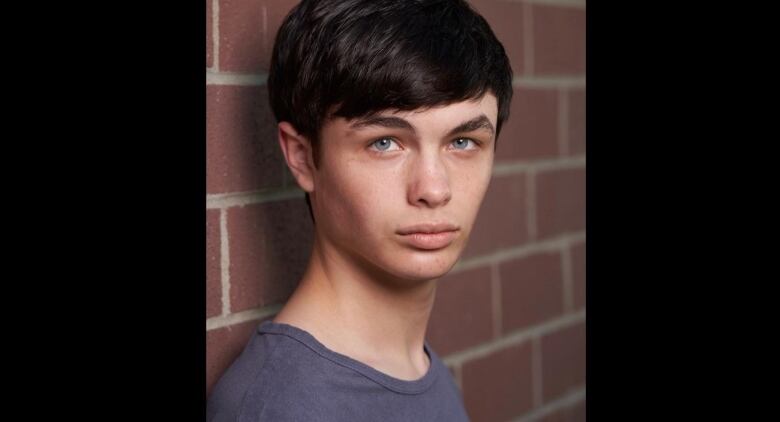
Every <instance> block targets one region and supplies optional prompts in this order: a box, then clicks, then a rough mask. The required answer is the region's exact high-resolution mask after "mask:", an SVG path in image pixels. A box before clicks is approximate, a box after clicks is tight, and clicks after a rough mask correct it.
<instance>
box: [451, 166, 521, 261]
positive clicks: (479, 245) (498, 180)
mask: <svg viewBox="0 0 780 422" xmlns="http://www.w3.org/2000/svg"><path fill="white" fill-rule="evenodd" d="M525 201H526V188H525V175H522V174H518V175H508V176H502V177H493V179H492V180H491V182H490V186H489V187H488V190H487V193H486V194H485V199H484V201H483V202H482V206H481V208H480V211H479V214H478V215H477V220H476V221H475V223H474V228H473V229H472V231H471V235H470V237H469V242H468V245H467V246H466V249H465V250H464V251H463V254H462V257H473V256H478V255H483V254H487V253H490V252H493V251H496V250H499V249H502V248H507V247H512V246H518V245H521V244H523V243H524V242H526V241H527V240H528V237H529V235H528V223H527V220H528V217H527V215H528V210H527V207H526V205H525Z"/></svg>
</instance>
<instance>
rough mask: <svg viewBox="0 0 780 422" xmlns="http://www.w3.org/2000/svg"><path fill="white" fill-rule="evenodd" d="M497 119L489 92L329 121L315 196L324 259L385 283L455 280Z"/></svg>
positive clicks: (487, 173) (487, 170)
mask: <svg viewBox="0 0 780 422" xmlns="http://www.w3.org/2000/svg"><path fill="white" fill-rule="evenodd" d="M497 114H498V106H497V101H496V97H495V96H494V95H493V94H491V93H488V94H486V95H485V96H483V97H482V98H480V99H477V100H473V101H465V102H461V103H455V104H451V105H447V106H441V107H436V108H431V109H427V110H415V111H405V112H397V111H393V110H389V111H385V112H380V113H378V114H377V115H375V116H372V117H371V118H368V119H363V120H360V119H354V120H346V119H344V118H341V117H338V118H334V119H331V120H329V121H327V122H326V124H325V125H324V126H323V128H322V132H321V138H320V139H321V143H320V145H321V148H320V150H319V153H320V161H319V166H318V168H317V169H316V170H314V176H313V179H314V180H313V185H314V188H313V191H312V192H311V195H310V196H311V200H312V206H313V208H314V213H315V218H316V223H317V224H316V226H315V228H316V230H317V232H318V233H317V235H318V236H319V241H320V242H321V243H322V244H323V246H324V248H326V249H325V251H326V252H325V253H326V254H330V253H333V254H337V255H336V256H338V257H339V259H340V260H343V261H342V262H345V263H347V265H357V266H358V267H359V268H362V269H363V270H366V271H368V272H369V273H371V274H374V275H378V276H380V277H382V278H386V276H393V277H392V278H393V279H403V280H413V281H421V280H429V279H433V278H438V277H441V276H442V275H444V274H445V273H446V272H447V271H449V270H450V269H451V268H452V266H453V265H454V264H455V262H456V261H457V259H458V257H459V256H460V254H461V252H462V251H463V249H464V247H465V245H466V241H467V240H468V238H469V236H470V234H471V229H472V227H473V224H474V220H475V219H476V216H477V212H478V210H479V207H480V204H481V202H482V199H483V197H484V195H485V191H486V190H487V187H488V184H489V182H490V177H491V170H492V166H493V156H494V151H493V150H494V142H495V135H494V128H495V127H496V119H497ZM424 233H438V234H424Z"/></svg>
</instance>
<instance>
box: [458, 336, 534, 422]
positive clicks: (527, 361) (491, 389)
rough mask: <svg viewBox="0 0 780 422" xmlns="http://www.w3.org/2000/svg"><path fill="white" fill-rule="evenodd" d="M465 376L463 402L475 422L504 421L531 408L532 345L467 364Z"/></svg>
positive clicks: (501, 352) (463, 373) (506, 350)
mask: <svg viewBox="0 0 780 422" xmlns="http://www.w3.org/2000/svg"><path fill="white" fill-rule="evenodd" d="M462 377H463V401H464V404H465V406H466V411H467V412H468V414H469V418H470V419H471V420H472V421H473V422H479V421H505V420H508V419H512V418H515V417H517V416H520V415H522V414H523V413H525V412H527V411H528V410H530V409H531V407H532V403H533V402H532V398H533V393H532V392H533V384H532V379H531V346H530V343H522V344H519V345H514V346H510V347H507V348H505V349H503V350H500V351H498V352H495V353H491V354H490V355H488V356H484V357H481V358H477V359H474V360H471V361H467V362H465V363H464V364H463V368H462Z"/></svg>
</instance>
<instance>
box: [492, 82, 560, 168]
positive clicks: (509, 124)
mask: <svg viewBox="0 0 780 422" xmlns="http://www.w3.org/2000/svg"><path fill="white" fill-rule="evenodd" d="M558 150H559V148H558V93H557V91H556V90H554V89H539V88H515V90H514V94H513V95H512V103H511V105H510V114H509V119H508V120H507V121H506V122H505V124H504V126H502V127H501V134H500V135H499V137H498V143H497V145H496V161H497V162H500V161H509V160H531V159H537V158H545V157H556V156H558V154H559V151H558Z"/></svg>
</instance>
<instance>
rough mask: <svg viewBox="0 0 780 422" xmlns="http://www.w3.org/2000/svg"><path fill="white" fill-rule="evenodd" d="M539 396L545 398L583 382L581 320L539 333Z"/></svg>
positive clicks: (550, 398)
mask: <svg viewBox="0 0 780 422" xmlns="http://www.w3.org/2000/svg"><path fill="white" fill-rule="evenodd" d="M541 351H542V399H543V401H544V402H545V403H546V402H549V401H552V400H555V399H557V398H559V397H560V396H563V395H565V394H568V393H570V392H572V391H573V390H577V389H580V388H583V387H584V386H585V323H584V322H582V323H579V324H576V325H573V326H571V327H566V328H563V329H561V330H558V331H556V332H554V333H550V334H548V335H546V336H543V337H542V345H541Z"/></svg>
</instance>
